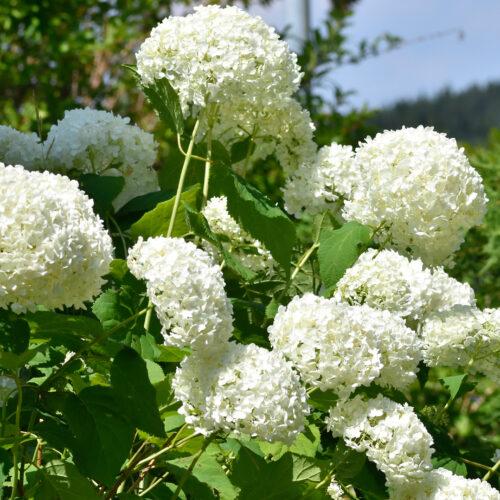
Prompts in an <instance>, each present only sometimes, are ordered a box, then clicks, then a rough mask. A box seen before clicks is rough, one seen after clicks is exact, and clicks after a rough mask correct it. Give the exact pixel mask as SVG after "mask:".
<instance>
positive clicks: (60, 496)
mask: <svg viewBox="0 0 500 500" xmlns="http://www.w3.org/2000/svg"><path fill="white" fill-rule="evenodd" d="M26 476H27V480H28V485H29V487H30V489H31V488H32V485H33V484H34V483H35V484H36V483H37V484H36V495H35V498H46V499H50V500H72V499H74V500H81V499H83V498H84V499H85V500H94V499H96V500H97V499H99V498H101V496H100V495H99V494H98V493H97V490H96V489H95V487H94V485H93V484H92V483H91V482H90V481H89V480H88V479H87V478H85V477H83V476H82V475H81V474H80V472H79V471H78V469H77V468H76V467H75V466H74V464H72V463H71V462H65V461H62V460H52V461H51V462H48V463H47V464H45V465H44V466H43V468H40V469H38V470H36V471H34V472H28V473H27V475H26Z"/></svg>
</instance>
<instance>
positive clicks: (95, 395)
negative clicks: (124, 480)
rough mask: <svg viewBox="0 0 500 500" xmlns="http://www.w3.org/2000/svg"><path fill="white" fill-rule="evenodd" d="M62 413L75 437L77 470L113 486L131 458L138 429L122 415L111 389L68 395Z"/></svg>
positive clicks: (73, 444)
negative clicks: (135, 430)
mask: <svg viewBox="0 0 500 500" xmlns="http://www.w3.org/2000/svg"><path fill="white" fill-rule="evenodd" d="M61 411H62V412H63V414H64V416H65V418H66V421H67V422H68V425H69V427H70V430H71V432H72V433H73V436H74V440H73V443H72V446H71V451H72V452H73V456H74V460H75V464H76V466H77V467H78V468H79V469H80V471H81V472H82V473H83V474H85V475H86V476H89V477H91V478H93V479H95V480H97V481H100V482H102V483H104V484H105V485H107V486H111V485H112V484H113V482H114V480H115V478H116V475H117V474H118V472H119V471H120V468H121V466H122V465H123V463H124V462H125V460H126V458H127V457H128V455H129V452H130V448H131V446H132V441H133V437H134V427H133V426H132V425H131V424H130V423H129V422H128V420H127V419H126V418H125V417H124V416H123V415H122V413H121V410H120V408H119V407H118V406H117V403H116V400H115V398H114V394H113V390H112V389H111V388H110V387H102V386H92V387H88V388H86V389H83V390H82V391H81V392H80V393H79V394H78V396H77V395H75V394H69V393H68V394H67V395H66V397H65V399H64V402H63V405H62V408H61Z"/></svg>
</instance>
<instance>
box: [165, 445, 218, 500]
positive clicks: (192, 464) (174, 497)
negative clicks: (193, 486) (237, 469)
mask: <svg viewBox="0 0 500 500" xmlns="http://www.w3.org/2000/svg"><path fill="white" fill-rule="evenodd" d="M210 441H211V438H210V437H209V438H207V439H206V440H205V442H204V443H203V446H202V447H201V448H200V451H198V453H196V455H195V456H194V457H193V461H192V462H191V464H190V465H189V467H188V468H187V470H186V472H185V473H184V474H183V475H182V477H181V480H180V481H179V484H178V485H177V489H176V490H175V493H174V494H173V496H172V498H171V500H177V499H178V498H179V494H180V492H181V490H182V487H183V486H184V483H185V482H186V481H187V479H188V477H189V475H190V474H191V473H192V472H193V469H194V468H195V465H196V463H197V462H198V460H199V459H200V457H201V456H202V455H203V453H204V451H205V450H206V449H207V447H208V445H209V444H210Z"/></svg>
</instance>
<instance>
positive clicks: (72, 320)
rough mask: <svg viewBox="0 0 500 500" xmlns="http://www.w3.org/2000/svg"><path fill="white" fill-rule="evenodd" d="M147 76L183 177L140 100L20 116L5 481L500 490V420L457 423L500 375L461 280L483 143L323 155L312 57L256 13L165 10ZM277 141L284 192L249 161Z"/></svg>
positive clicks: (1, 168) (11, 150) (6, 344)
mask: <svg viewBox="0 0 500 500" xmlns="http://www.w3.org/2000/svg"><path fill="white" fill-rule="evenodd" d="M132 70H133V72H134V74H135V76H136V78H137V83H138V85H139V87H140V88H141V89H142V90H143V91H144V94H145V96H146V97H147V99H148V100H149V101H150V104H151V105H152V106H153V108H154V109H155V111H156V112H157V114H158V117H159V119H160V120H161V121H162V122H163V125H164V127H165V128H168V129H169V133H171V134H173V135H174V137H175V136H177V142H178V147H179V154H181V155H182V157H183V164H182V169H181V171H180V174H179V179H178V184H177V190H176V193H175V194H173V193H166V192H163V191H160V190H159V186H158V182H157V178H156V174H155V171H154V168H153V166H154V163H155V159H156V148H157V140H158V139H159V138H158V139H156V140H155V138H154V137H153V135H152V134H150V133H147V132H145V131H143V130H141V129H139V128H138V127H136V126H135V125H132V124H130V123H129V120H128V119H127V118H124V117H119V116H116V115H113V114H111V113H108V112H104V111H98V110H92V109H82V110H68V111H67V112H66V114H65V116H64V117H63V118H62V119H61V120H60V121H59V122H58V123H57V124H54V125H53V126H52V128H51V129H50V133H49V135H48V137H47V138H46V139H45V140H40V139H39V138H38V137H37V136H36V135H27V134H21V133H20V132H17V131H15V130H14V129H11V128H10V127H7V126H1V127H0V162H2V163H0V338H1V351H0V407H1V409H2V411H1V415H2V417H1V419H2V420H1V433H0V476H1V477H2V480H3V491H2V493H3V495H4V496H6V497H10V498H12V499H14V498H50V499H52V498H61V499H65V498H82V499H94V498H104V499H114V498H117V499H129V498H130V499H132V498H151V499H156V498H162V499H163V498H166V499H171V500H176V499H179V498H184V499H202V500H204V499H227V500H232V499H300V498H304V499H312V500H316V499H318V500H319V499H327V498H335V499H349V498H359V499H383V498H393V499H419V500H420V499H424V498H425V499H427V498H431V499H448V498H449V499H451V498H454V499H455V498H464V499H479V498H480V499H499V498H500V493H499V492H498V490H497V489H496V486H497V485H498V469H499V467H500V462H499V461H498V452H495V441H494V438H491V436H486V435H485V436H483V438H484V439H482V440H481V441H480V442H478V443H477V446H474V448H473V449H464V447H463V446H462V445H461V443H460V442H459V439H458V438H457V436H456V432H455V429H452V431H453V432H450V425H449V424H450V422H449V416H450V413H451V412H452V410H453V409H454V408H456V405H457V402H458V401H460V402H461V404H462V406H467V405H468V407H469V408H471V407H472V406H473V405H476V406H477V405H478V404H479V405H480V404H484V405H487V404H488V402H487V397H488V396H489V395H491V393H492V392H493V389H491V387H493V385H492V384H495V383H498V382H499V380H500V375H499V374H500V365H499V363H498V359H499V358H498V353H499V349H500V316H499V312H498V310H495V309H486V310H480V309H479V308H478V307H477V305H476V300H475V293H474V290H473V289H472V287H471V286H470V285H468V284H466V283H460V282H458V281H457V280H455V279H453V278H451V277H450V276H449V275H448V274H447V269H448V268H449V267H450V266H452V265H453V255H454V253H455V252H456V251H457V249H458V248H459V247H460V244H461V242H462V241H463V239H464V236H465V234H466V232H467V231H468V229H470V228H471V227H473V226H475V225H478V224H480V223H481V221H482V219H483V216H484V214H485V211H486V206H487V198H486V196H485V194H484V190H483V185H482V180H481V177H480V176H479V174H478V173H477V172H476V171H475V170H474V169H473V168H472V167H471V166H470V164H469V162H468V159H467V157H466V156H465V154H464V152H463V150H462V149H460V148H459V147H458V146H457V144H456V142H455V141H454V140H453V139H450V138H448V137H446V136H445V135H444V134H440V133H438V132H436V131H434V130H433V129H431V128H423V127H418V128H404V129H402V130H398V131H385V132H383V133H381V134H378V135H377V136H376V137H374V138H373V139H371V138H368V139H366V140H365V141H364V142H362V143H360V144H359V146H358V147H357V148H351V147H347V146H343V145H340V144H335V143H333V144H331V145H330V146H327V147H323V148H321V149H318V147H317V145H316V144H315V142H314V140H313V131H314V124H312V123H311V120H310V116H309V113H308V111H307V110H305V109H303V108H302V106H301V105H300V104H299V102H298V101H297V100H296V99H295V97H294V93H295V92H296V90H297V88H298V85H299V83H300V79H301V76H302V74H301V70H300V68H299V66H298V64H297V58H296V56H295V54H293V53H292V52H291V51H290V50H289V48H288V46H287V45H286V43H285V42H283V41H282V40H281V39H280V38H279V36H278V35H277V34H276V33H275V32H274V30H273V29H272V28H270V27H268V26H266V25H265V23H264V22H263V21H262V20H261V19H260V18H255V17H251V16H250V15H248V14H247V13H245V12H244V11H242V10H240V9H239V8H236V7H227V8H219V7H215V6H209V7H199V8H197V9H195V11H194V13H193V14H190V15H188V16H186V17H169V18H167V19H165V20H164V21H163V22H161V23H160V24H159V25H158V26H157V27H156V28H155V29H154V30H153V31H152V33H151V36H150V37H149V38H148V39H147V40H145V41H144V43H143V44H142V45H141V47H140V48H139V49H138V52H137V67H136V68H132ZM270 156H274V158H275V160H276V161H277V162H278V163H279V164H280V165H281V167H282V169H283V172H284V174H285V176H286V177H287V180H286V182H285V185H284V187H283V199H282V200H280V202H279V203H278V204H276V203H273V202H271V201H270V200H269V199H268V197H267V196H266V195H265V194H264V193H262V192H260V191H259V190H258V189H256V188H255V187H254V186H253V185H252V184H251V183H250V182H249V181H248V180H247V179H245V173H246V172H247V171H248V168H249V167H250V166H251V165H252V164H253V163H254V162H255V161H256V160H257V159H258V160H264V161H265V160H266V159H267V158H268V157H270ZM193 169H199V170H200V171H202V172H203V183H202V184H195V185H189V183H188V182H187V181H186V179H188V178H189V177H188V176H187V174H188V172H189V171H190V170H193ZM475 384H479V385H481V384H482V385H483V386H484V385H486V387H487V390H484V391H483V392H482V393H481V396H480V397H479V396H474V397H470V394H471V393H470V391H471V389H473V388H474V386H475ZM479 399H481V401H479V402H478V400H479ZM497 451H498V450H497ZM486 455H488V457H489V458H488V459H487V460H486V461H485V458H484V457H485V456H486ZM492 456H493V457H494V458H493V462H491V461H488V460H490V459H491V457H492Z"/></svg>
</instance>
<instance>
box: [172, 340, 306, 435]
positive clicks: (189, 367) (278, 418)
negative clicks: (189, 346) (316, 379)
mask: <svg viewBox="0 0 500 500" xmlns="http://www.w3.org/2000/svg"><path fill="white" fill-rule="evenodd" d="M172 387H173V389H174V392H175V396H176V398H177V399H178V400H180V401H181V402H182V406H181V408H180V409H179V413H181V414H182V415H184V416H185V417H186V422H187V423H189V424H191V425H193V426H194V428H195V429H196V430H197V431H198V432H201V433H202V434H205V435H208V434H210V433H211V432H213V431H217V430H223V431H227V432H229V431H232V432H235V433H237V434H239V433H243V434H247V435H250V436H253V437H257V438H259V439H263V440H266V441H282V442H284V443H288V444H291V443H292V442H293V441H294V439H295V438H296V437H297V435H298V434H299V433H300V432H301V431H302V430H303V428H304V422H305V417H306V416H307V415H308V413H309V407H308V405H307V395H306V392H305V389H304V387H303V386H302V385H301V383H300V380H299V377H298V375H297V374H296V373H295V371H294V370H293V368H292V365H291V364H290V363H289V362H288V361H286V360H285V358H284V357H283V356H282V355H281V354H279V353H277V352H275V351H268V350H266V349H263V348H262V347H258V346H256V345H254V344H249V345H242V344H234V343H227V344H226V347H225V349H223V350H222V351H220V352H219V353H217V356H212V357H207V354H206V353H205V352H201V351H197V352H195V353H193V354H192V355H191V356H189V357H187V358H186V359H184V360H183V361H182V363H181V366H180V368H179V369H178V370H177V372H176V374H175V377H174V379H173V381H172Z"/></svg>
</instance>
